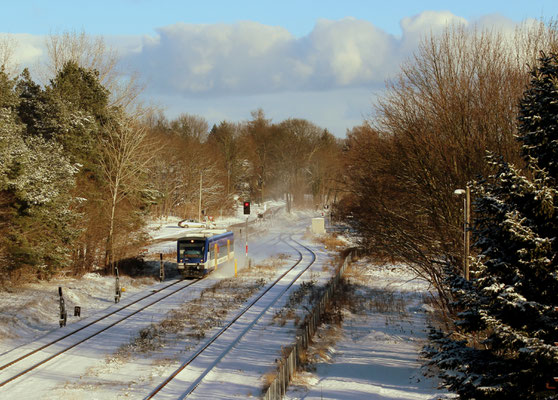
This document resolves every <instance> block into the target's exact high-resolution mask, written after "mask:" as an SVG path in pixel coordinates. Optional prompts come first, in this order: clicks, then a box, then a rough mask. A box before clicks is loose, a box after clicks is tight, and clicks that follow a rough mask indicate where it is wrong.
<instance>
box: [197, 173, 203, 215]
mask: <svg viewBox="0 0 558 400" xmlns="http://www.w3.org/2000/svg"><path fill="white" fill-rule="evenodd" d="M202 183H203V170H202V171H200V200H199V203H198V222H201V203H202V202H201V201H202Z"/></svg>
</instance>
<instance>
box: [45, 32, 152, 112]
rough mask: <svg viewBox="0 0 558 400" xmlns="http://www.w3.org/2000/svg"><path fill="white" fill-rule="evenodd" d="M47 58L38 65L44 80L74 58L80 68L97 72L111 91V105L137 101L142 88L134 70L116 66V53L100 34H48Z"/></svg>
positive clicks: (117, 58) (125, 105)
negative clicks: (42, 63)
mask: <svg viewBox="0 0 558 400" xmlns="http://www.w3.org/2000/svg"><path fill="white" fill-rule="evenodd" d="M46 49H47V56H48V57H47V61H46V63H45V65H44V66H42V68H41V66H39V67H38V70H39V75H40V77H41V80H42V81H43V83H45V84H46V83H47V82H48V81H49V79H51V78H52V77H53V76H56V74H57V73H58V72H59V71H60V70H61V69H62V68H63V67H64V65H65V64H66V63H67V62H68V61H74V62H76V63H77V64H78V65H80V66H81V67H83V68H86V69H90V70H95V71H98V72H99V80H100V82H101V83H102V85H103V86H104V87H105V88H106V89H107V90H108V91H109V92H110V94H111V105H116V106H121V107H123V108H131V107H133V106H134V105H135V104H137V102H138V96H139V95H140V93H141V92H142V90H143V87H142V86H141V85H140V84H139V80H138V74H137V73H131V74H130V73H129V72H127V73H124V71H122V70H121V69H120V66H119V56H118V54H117V52H116V50H114V49H113V48H111V47H109V46H107V44H106V43H105V41H104V39H103V37H101V36H96V37H94V36H90V35H88V34H86V33H85V32H83V31H82V32H79V33H78V32H75V31H71V32H70V31H66V32H63V33H62V34H50V35H49V36H47V38H46Z"/></svg>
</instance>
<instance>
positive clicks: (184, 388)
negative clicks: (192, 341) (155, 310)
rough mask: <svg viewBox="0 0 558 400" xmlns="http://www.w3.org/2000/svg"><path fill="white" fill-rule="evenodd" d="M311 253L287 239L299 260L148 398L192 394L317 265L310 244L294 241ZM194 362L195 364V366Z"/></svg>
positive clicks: (178, 396)
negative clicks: (305, 253) (314, 265)
mask: <svg viewBox="0 0 558 400" xmlns="http://www.w3.org/2000/svg"><path fill="white" fill-rule="evenodd" d="M290 241H292V242H294V243H295V244H296V245H297V246H299V247H301V248H302V249H304V251H305V252H307V253H308V255H309V256H310V257H309V259H308V260H306V261H304V258H305V256H304V255H303V253H302V252H301V251H300V250H299V249H297V248H296V247H295V246H293V245H292V244H290V243H288V242H287V241H284V242H285V243H286V244H287V245H289V246H290V247H291V248H292V249H294V250H295V251H296V252H297V253H298V255H299V258H298V260H297V261H296V262H295V263H294V264H293V265H292V266H291V267H290V268H288V269H287V270H286V271H284V272H283V273H282V274H281V275H280V276H279V277H278V278H277V279H276V280H275V281H273V282H272V283H271V284H270V285H268V286H267V287H266V288H265V289H264V290H263V291H262V292H260V293H259V294H258V295H257V296H256V297H255V298H253V299H252V301H250V302H249V303H248V304H247V305H246V306H245V307H244V308H243V309H242V310H241V311H240V312H238V313H237V314H236V315H235V316H234V317H233V318H232V319H231V320H230V321H229V322H228V323H227V324H226V325H225V326H223V327H222V328H221V329H220V330H219V331H218V332H216V333H215V334H214V335H213V336H212V337H211V338H210V339H209V340H207V341H206V342H205V343H204V345H203V346H201V347H200V348H199V349H198V350H197V351H196V352H195V353H194V354H193V355H191V356H190V357H189V358H188V359H187V360H186V361H185V362H183V363H182V364H181V366H180V367H179V368H178V369H176V370H175V371H174V372H173V373H172V374H171V375H170V376H168V377H167V378H166V379H164V380H163V382H162V383H161V384H159V386H158V387H157V388H155V389H154V390H153V391H152V392H151V393H149V394H148V395H147V396H146V397H145V399H152V398H159V397H160V398H173V399H174V398H180V399H182V398H185V397H188V396H189V395H190V394H192V393H193V392H194V391H195V390H196V389H197V388H198V386H199V385H200V384H201V383H202V381H203V380H204V379H205V377H206V376H207V375H208V374H209V373H211V372H212V370H213V369H214V368H215V367H216V366H217V365H218V364H219V362H220V361H221V360H222V359H223V358H224V357H225V356H226V355H227V354H229V353H230V352H231V351H232V349H233V348H234V347H235V346H236V345H237V344H238V343H239V342H240V341H241V340H242V339H243V338H244V337H245V336H246V334H247V333H248V332H249V331H250V330H251V329H252V328H253V327H254V326H255V325H256V324H257V323H258V322H259V321H260V319H261V318H262V317H263V316H264V315H265V314H266V313H267V312H268V311H269V310H270V308H271V307H273V306H274V305H276V304H277V302H278V301H279V300H280V299H281V298H283V296H284V295H285V293H286V292H287V291H288V290H289V289H290V288H291V287H292V286H293V285H294V284H295V283H296V282H297V281H298V280H299V278H300V277H301V276H302V275H303V274H304V273H305V272H306V271H307V270H308V269H309V268H310V267H311V266H312V265H313V264H314V262H315V261H316V254H315V253H314V252H313V251H312V250H311V249H310V248H308V247H306V246H304V245H302V244H300V243H299V242H297V241H295V240H293V239H292V238H291V239H290ZM194 363H195V365H194Z"/></svg>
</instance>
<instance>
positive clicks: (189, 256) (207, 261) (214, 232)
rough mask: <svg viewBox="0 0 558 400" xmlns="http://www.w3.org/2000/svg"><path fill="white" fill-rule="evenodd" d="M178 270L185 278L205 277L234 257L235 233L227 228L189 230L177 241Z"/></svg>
mask: <svg viewBox="0 0 558 400" xmlns="http://www.w3.org/2000/svg"><path fill="white" fill-rule="evenodd" d="M176 258H177V264H178V271H179V272H180V274H181V275H182V277H184V278H203V277H204V276H206V275H207V274H209V273H210V272H211V271H213V270H215V269H216V268H218V267H219V265H222V264H226V263H227V262H229V261H231V260H233V259H234V234H233V232H231V231H227V230H225V229H205V230H201V231H196V232H189V233H187V234H186V235H184V236H183V237H181V238H179V239H178V240H177V242H176Z"/></svg>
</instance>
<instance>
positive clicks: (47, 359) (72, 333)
mask: <svg viewBox="0 0 558 400" xmlns="http://www.w3.org/2000/svg"><path fill="white" fill-rule="evenodd" d="M200 280H201V279H196V280H193V281H191V282H189V283H188V284H187V285H185V286H182V287H180V288H179V289H177V290H174V291H172V292H170V293H168V294H166V295H164V296H163V297H161V298H159V299H157V300H156V301H153V302H151V303H149V304H147V305H145V306H143V307H141V308H139V309H138V310H136V311H134V312H133V313H131V314H129V315H127V316H125V317H124V318H122V319H119V320H118V321H115V322H114V323H112V324H110V325H107V326H106V327H105V328H103V329H101V330H99V331H96V332H95V333H93V334H91V335H89V336H87V337H86V338H84V339H82V340H80V341H78V342H76V343H74V344H72V345H71V346H69V347H66V348H65V349H63V350H60V351H58V352H56V353H54V354H52V355H51V356H49V357H47V358H45V359H43V360H42V361H40V362H38V363H36V364H33V365H32V366H31V367H29V368H27V369H25V370H23V371H22V372H20V373H18V374H16V375H14V376H12V377H11V378H8V379H6V380H4V381H2V382H0V387H2V386H4V385H6V384H8V383H10V382H12V381H14V380H15V379H17V378H19V377H21V376H23V375H25V374H27V373H29V372H31V371H33V370H34V369H36V368H38V367H40V366H41V365H43V364H45V363H46V362H48V361H50V360H52V359H53V358H55V357H58V356H59V355H61V354H63V353H65V352H67V351H68V350H71V349H73V348H74V347H76V346H78V345H80V344H82V343H83V342H85V341H87V340H89V339H91V338H92V337H95V336H97V335H99V334H101V333H103V332H104V331H106V330H108V329H110V328H112V327H113V326H115V325H117V324H119V323H121V322H122V321H125V320H126V319H128V318H130V317H132V316H134V315H136V314H138V313H139V312H141V311H143V310H145V309H146V308H148V307H151V306H152V305H154V304H157V303H158V302H160V301H162V300H164V299H166V298H168V297H170V296H172V295H174V294H176V293H178V292H180V291H181V290H184V289H186V288H188V287H190V286H192V285H193V284H194V283H196V282H199V281H200ZM180 282H183V280H180V281H177V282H174V283H172V284H170V285H167V286H165V287H163V288H161V289H158V290H157V291H154V292H152V293H150V294H148V295H146V296H144V297H142V298H140V299H138V300H136V301H134V302H132V303H130V304H128V305H126V306H124V307H121V308H119V309H118V310H115V311H113V312H111V313H110V314H107V315H105V316H103V317H101V318H99V319H97V320H95V321H92V322H90V323H89V324H87V325H85V326H83V327H81V328H79V329H76V330H75V331H73V332H71V333H69V334H67V335H65V336H62V337H60V338H58V339H56V340H54V341H52V342H50V343H48V344H46V345H44V346H41V347H40V348H38V349H35V350H33V351H32V352H29V353H27V354H25V355H23V356H21V357H19V358H18V359H17V360H14V361H12V362H10V363H8V364H5V365H4V366H3V367H2V369H5V368H6V367H8V366H10V365H13V364H15V363H17V362H19V361H21V360H23V359H25V358H27V357H29V356H31V355H33V354H35V353H37V352H38V351H40V350H44V349H45V348H47V347H49V346H51V345H53V344H54V343H57V342H59V341H61V340H63V339H65V338H68V337H69V336H72V335H74V334H75V333H77V332H79V331H81V330H83V329H85V328H87V327H89V326H91V325H94V324H95V323H97V322H99V321H101V320H103V319H105V318H107V317H109V316H111V315H114V314H115V313H117V312H119V311H122V310H124V309H125V308H128V307H130V306H131V305H133V304H136V303H138V302H139V301H141V300H144V299H146V298H148V297H150V296H153V295H155V294H157V293H159V292H161V291H162V290H164V289H167V288H169V287H171V286H173V285H176V284H178V283H180Z"/></svg>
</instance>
